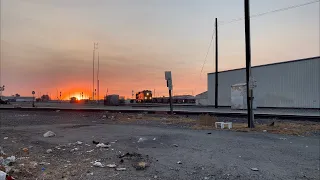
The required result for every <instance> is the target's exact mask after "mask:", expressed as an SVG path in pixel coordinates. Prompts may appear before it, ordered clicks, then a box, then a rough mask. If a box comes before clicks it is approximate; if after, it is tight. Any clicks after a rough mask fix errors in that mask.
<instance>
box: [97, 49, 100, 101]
mask: <svg viewBox="0 0 320 180" xmlns="http://www.w3.org/2000/svg"><path fill="white" fill-rule="evenodd" d="M99 68H100V60H99V51H98V72H97V81H98V82H97V91H98V92H97V100H98V103H99V88H100V82H99V70H100V69H99Z"/></svg>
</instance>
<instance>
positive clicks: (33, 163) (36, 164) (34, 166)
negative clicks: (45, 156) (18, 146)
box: [30, 161, 38, 168]
mask: <svg viewBox="0 0 320 180" xmlns="http://www.w3.org/2000/svg"><path fill="white" fill-rule="evenodd" d="M30 165H31V167H32V168H36V167H37V166H38V163H37V162H36V161H31V162H30Z"/></svg>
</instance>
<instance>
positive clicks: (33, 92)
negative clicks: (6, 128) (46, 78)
mask: <svg viewBox="0 0 320 180" xmlns="http://www.w3.org/2000/svg"><path fill="white" fill-rule="evenodd" d="M35 94H36V92H35V91H32V97H33V98H32V107H35V106H34V95H35Z"/></svg>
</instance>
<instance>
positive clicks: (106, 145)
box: [96, 143, 111, 148]
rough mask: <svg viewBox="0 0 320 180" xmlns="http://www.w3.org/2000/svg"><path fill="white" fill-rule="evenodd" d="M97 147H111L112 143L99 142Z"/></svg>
mask: <svg viewBox="0 0 320 180" xmlns="http://www.w3.org/2000/svg"><path fill="white" fill-rule="evenodd" d="M96 147H101V148H109V147H111V145H110V144H104V143H99V144H97V145H96Z"/></svg>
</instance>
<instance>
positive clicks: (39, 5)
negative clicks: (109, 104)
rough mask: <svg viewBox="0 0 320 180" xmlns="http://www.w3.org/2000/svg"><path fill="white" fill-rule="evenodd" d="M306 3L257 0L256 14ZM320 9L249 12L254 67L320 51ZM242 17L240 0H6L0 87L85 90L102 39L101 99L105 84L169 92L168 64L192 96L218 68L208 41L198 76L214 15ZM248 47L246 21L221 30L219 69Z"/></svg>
mask: <svg viewBox="0 0 320 180" xmlns="http://www.w3.org/2000/svg"><path fill="white" fill-rule="evenodd" d="M310 1H312V0H251V1H250V3H251V6H250V8H251V9H250V11H251V14H252V15H253V14H259V13H263V12H267V11H271V10H274V9H279V8H284V7H288V6H292V5H296V4H302V3H306V2H310ZM319 7H320V5H319V2H318V3H314V4H310V5H307V6H303V7H300V8H296V9H291V10H288V11H283V12H278V13H272V14H268V15H265V16H260V17H257V18H253V19H252V20H251V33H252V35H251V43H252V65H260V64H268V63H274V62H280V61H288V60H294V59H299V58H307V57H312V56H319V49H320V45H319V39H320V37H319V31H320V28H319V26H320V25H319V21H320V20H319ZM243 15H244V7H243V0H1V74H0V79H1V81H0V85H3V84H4V85H5V86H6V89H5V91H4V94H5V95H12V94H15V93H19V94H21V95H25V96H31V92H32V91H33V90H34V91H36V95H39V94H40V92H41V94H46V93H48V94H49V95H51V97H52V98H56V95H57V91H58V92H60V91H61V92H62V96H63V98H68V97H69V94H70V95H71V96H73V95H76V96H78V95H79V93H80V92H85V93H86V94H87V95H88V94H89V93H90V92H92V50H93V42H98V43H99V49H98V50H97V52H99V54H100V92H101V93H100V96H101V97H102V96H103V95H105V93H106V91H107V89H108V90H109V94H110V93H112V94H120V95H123V96H126V97H131V91H132V90H134V91H135V92H137V91H140V90H144V89H149V90H154V89H156V95H157V96H159V95H161V96H162V95H167V88H166V82H165V79H164V71H167V70H171V71H172V75H173V85H174V94H175V95H177V94H192V93H193V94H194V95H196V94H198V93H201V92H203V91H205V90H206V89H207V73H208V72H213V71H214V68H215V67H214V60H213V50H212V47H211V50H210V52H209V55H208V58H207V61H206V64H205V66H204V70H203V71H202V73H201V74H200V72H201V68H202V64H203V63H204V60H205V55H206V52H207V49H208V46H209V43H210V40H211V36H212V31H213V27H214V18H215V17H217V18H218V20H219V23H222V22H229V21H231V20H233V19H237V18H241V17H243ZM244 43H245V41H244V22H243V21H238V22H235V23H230V24H225V25H221V26H220V27H219V61H220V67H219V70H220V71H221V70H227V69H234V68H240V67H244V66H245V46H244ZM96 62H97V61H96ZM95 84H96V83H95ZM90 94H91V93H90Z"/></svg>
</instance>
